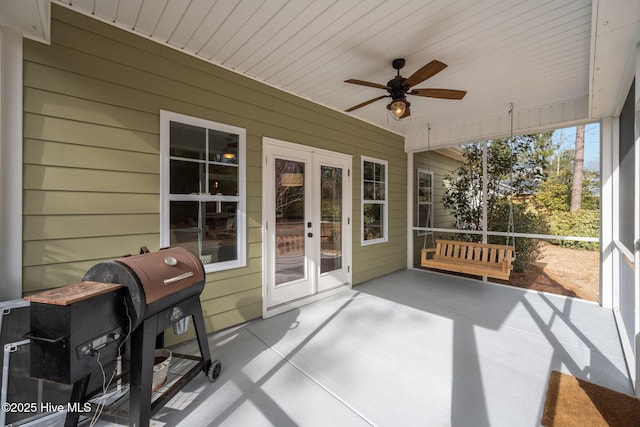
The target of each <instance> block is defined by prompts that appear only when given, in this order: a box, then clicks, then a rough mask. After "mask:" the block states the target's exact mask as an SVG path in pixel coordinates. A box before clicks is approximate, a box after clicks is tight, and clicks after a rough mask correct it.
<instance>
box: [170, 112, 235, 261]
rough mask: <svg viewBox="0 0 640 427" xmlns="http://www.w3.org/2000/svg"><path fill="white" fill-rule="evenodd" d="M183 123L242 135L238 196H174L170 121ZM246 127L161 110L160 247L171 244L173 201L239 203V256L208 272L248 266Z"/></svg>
mask: <svg viewBox="0 0 640 427" xmlns="http://www.w3.org/2000/svg"><path fill="white" fill-rule="evenodd" d="M171 122H179V123H184V124H187V125H192V126H197V127H202V128H205V129H212V130H215V131H220V132H228V133H233V134H236V135H238V157H239V158H238V195H237V196H226V195H213V194H212V195H185V194H179V195H171V193H170V191H171V190H170V177H171V163H170V148H171V141H170V134H171V133H170V124H171ZM246 139H247V135H246V129H243V128H239V127H236V126H231V125H227V124H224V123H217V122H214V121H211V120H206V119H202V118H197V117H192V116H187V115H184V114H179V113H174V112H171V111H165V110H160V247H168V246H169V245H170V240H171V239H170V236H171V234H170V218H169V217H170V208H169V203H170V202H171V201H191V200H193V201H207V202H234V203H237V211H236V247H237V259H236V260H231V261H222V262H217V263H212V264H205V266H204V268H205V271H206V272H207V273H212V272H216V271H223V270H229V269H232V268H239V267H245V266H246V265H247V238H246V234H247V231H246V228H247V227H246V224H247V215H246V161H247V160H246Z"/></svg>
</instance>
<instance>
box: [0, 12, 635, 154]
mask: <svg viewBox="0 0 640 427" xmlns="http://www.w3.org/2000/svg"><path fill="white" fill-rule="evenodd" d="M53 2H54V3H55V4H57V5H60V6H63V7H66V8H69V9H71V10H74V11H76V12H79V13H82V14H84V15H87V16H89V17H92V18H94V19H97V20H100V21H102V22H104V23H107V24H109V25H113V26H116V27H118V28H120V29H122V30H124V31H127V32H130V33H132V34H136V35H137V36H140V37H144V38H146V39H149V40H152V41H154V42H156V43H159V44H162V45H164V46H167V47H170V48H172V49H176V50H178V51H180V52H182V53H185V54H187V55H190V56H193V57H195V58H198V59H200V60H203V61H207V62H209V63H211V64H214V65H217V66H220V67H222V68H225V69H227V70H230V71H232V72H235V73H238V74H241V75H243V76H245V77H247V78H250V79H252V80H255V81H258V82H261V83H263V84H266V85H268V86H270V87H273V88H276V89H278V90H281V91H283V92H286V93H289V94H292V95H294V96H297V97H299V98H302V99H305V100H308V101H311V102H314V103H316V104H319V105H322V106H324V107H327V108H330V109H332V110H334V111H337V112H340V113H341V114H342V113H344V110H345V109H347V108H349V107H351V106H353V105H357V104H359V103H362V102H364V101H366V100H368V99H373V98H374V97H377V96H380V95H386V92H385V91H383V90H381V89H377V88H372V87H365V86H359V85H353V84H348V83H344V80H346V79H349V78H354V79H361V80H366V81H369V82H374V83H377V84H382V85H384V84H385V83H386V82H387V81H388V80H389V79H391V78H392V77H393V76H394V75H395V70H393V69H392V67H391V60H392V59H394V58H397V57H403V58H406V64H407V65H406V67H405V68H404V69H403V70H402V71H401V74H402V75H403V76H405V77H408V76H409V75H410V74H411V73H413V72H414V71H415V70H417V69H418V68H420V67H421V66H422V65H424V64H426V63H427V62H429V61H431V60H434V59H437V60H440V61H442V62H444V63H446V64H448V67H447V68H446V69H445V70H443V71H442V72H440V73H438V74H437V75H435V76H433V77H432V78H430V79H429V80H427V81H426V82H423V83H420V84H419V87H431V88H438V87H442V88H450V89H462V90H467V96H466V97H465V98H464V99H463V100H461V101H452V100H442V99H431V98H423V97H418V96H409V101H410V102H411V104H412V105H411V117H409V118H407V119H404V120H402V121H395V120H392V119H391V118H390V116H389V114H388V111H387V110H386V108H385V104H386V102H388V99H385V101H386V102H385V101H383V100H379V101H377V102H373V103H372V104H370V105H367V106H365V107H362V108H360V109H357V110H355V111H353V112H352V113H345V114H347V115H349V116H352V117H354V118H357V119H359V120H362V121H364V122H367V123H370V124H372V125H374V126H378V127H380V128H383V129H385V130H388V131H390V132H393V133H396V134H399V135H405V136H406V135H408V139H410V140H411V141H415V140H419V139H420V137H418V136H416V135H422V134H424V132H425V129H426V128H427V127H428V126H429V124H430V126H431V127H432V131H433V130H434V129H437V130H438V132H439V133H438V135H442V136H439V137H438V141H439V143H442V144H451V143H453V142H456V141H466V140H468V139H469V138H475V136H476V135H479V134H478V132H487V131H489V132H491V135H495V134H496V132H494V130H493V127H492V125H491V123H493V122H492V119H491V117H500V116H502V115H503V114H504V111H506V110H507V109H508V105H509V103H511V102H512V103H514V104H515V106H516V109H518V108H519V109H520V110H521V111H536V110H541V111H546V110H549V111H551V110H552V109H553V107H551V106H554V105H558V104H566V105H571V104H572V103H573V102H574V100H576V99H582V98H585V97H586V99H587V100H588V105H587V108H586V112H587V113H586V116H585V117H578V118H576V119H571V118H569V119H567V121H566V122H560V124H562V125H564V124H566V123H572V122H574V121H575V120H579V121H581V120H585V119H591V120H594V121H595V120H599V119H600V118H602V117H611V116H613V115H614V114H617V112H618V111H619V106H620V103H621V101H620V100H621V99H623V98H624V94H626V91H627V90H628V85H629V83H630V81H631V79H632V78H633V71H634V66H635V64H633V63H632V62H631V61H632V57H633V56H634V55H635V44H636V43H637V42H638V38H639V37H640V2H639V1H637V0H535V1H534V0H531V1H524V0H482V1H478V0H458V1H455V2H451V1H450V0H431V1H424V0H402V1H398V2H390V1H384V0H329V1H322V2H320V1H317V0H260V1H258V0H235V1H234V2H229V1H220V0H218V1H214V0H164V1H161V0H53ZM6 5H10V6H11V7H10V8H8V7H7V6H6ZM44 6H46V7H45V9H47V11H48V7H49V6H50V2H49V0H0V19H2V20H3V23H4V24H5V25H6V24H7V23H6V22H5V21H9V23H12V24H15V26H17V27H19V28H21V29H22V31H23V32H24V34H25V36H26V37H29V38H37V37H40V36H38V34H37V32H34V30H33V28H31V27H35V28H36V29H37V28H40V27H41V28H43V31H44V33H43V35H42V37H41V38H43V39H47V38H48V37H49V35H48V31H49V30H48V27H49V25H50V24H49V19H50V13H47V12H46V11H45V12H43V11H42V9H43V7H44ZM38 8H39V9H38ZM7 9H10V10H9V12H11V13H12V15H11V17H10V19H9V18H6V17H5V15H6V14H4V13H3V12H5V10H7ZM34 11H35V13H34ZM38 11H40V12H38ZM43 16H46V19H45V20H44V22H46V23H47V25H43V22H42V19H43V18H42V17H43ZM25 23H26V24H25ZM29 24H30V25H29ZM30 28H31V30H30ZM29 31H31V33H30V32H29ZM580 112H581V113H582V112H583V108H582V107H581V108H580ZM487 117H489V118H487ZM545 123H546V122H545ZM557 124H558V123H557V122H555V121H550V122H549V125H550V126H555V125H557ZM534 128H537V127H536V126H531V127H529V126H523V127H522V129H534ZM479 129H480V130H479ZM432 134H433V132H432ZM488 136H489V134H487V137H488ZM479 137H480V138H483V137H484V136H483V134H480V136H479ZM423 138H424V137H423ZM432 142H434V141H433V140H432ZM412 144H413V143H411V144H408V145H407V148H408V149H409V148H412V147H414V145H412Z"/></svg>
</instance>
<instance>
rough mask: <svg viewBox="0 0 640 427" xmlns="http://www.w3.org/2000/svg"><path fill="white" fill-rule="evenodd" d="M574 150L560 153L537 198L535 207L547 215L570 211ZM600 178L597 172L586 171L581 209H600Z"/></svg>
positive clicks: (583, 180) (553, 162)
mask: <svg viewBox="0 0 640 427" xmlns="http://www.w3.org/2000/svg"><path fill="white" fill-rule="evenodd" d="M574 157H575V154H574V150H564V151H562V152H560V153H559V154H558V155H557V156H556V157H555V158H554V159H553V160H552V161H551V164H552V165H553V166H554V167H553V168H552V169H555V170H554V171H552V172H551V173H550V174H549V177H548V178H547V180H546V181H544V182H543V183H542V184H541V185H540V187H539V189H538V191H537V193H536V197H535V206H536V208H538V209H539V210H541V211H544V212H546V213H554V212H565V211H569V209H570V204H571V193H572V191H571V189H572V183H573V159H574ZM599 182H600V176H599V175H598V173H597V172H595V171H592V170H589V169H584V170H583V179H582V195H581V206H580V208H581V209H587V210H594V209H595V210H597V209H600V197H599V196H598V195H597V194H598V193H597V190H598V187H599Z"/></svg>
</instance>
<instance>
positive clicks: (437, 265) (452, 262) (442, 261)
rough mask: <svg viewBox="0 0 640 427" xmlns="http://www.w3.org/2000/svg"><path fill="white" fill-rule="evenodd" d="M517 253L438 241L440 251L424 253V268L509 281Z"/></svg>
mask: <svg viewBox="0 0 640 427" xmlns="http://www.w3.org/2000/svg"><path fill="white" fill-rule="evenodd" d="M514 252H515V249H514V247H513V246H509V245H506V246H505V245H496V244H488V243H475V242H461V241H457V240H436V247H435V248H430V249H422V256H421V259H420V265H422V266H423V267H428V268H433V269H437V270H445V271H451V272H455V273H464V274H471V275H474V276H487V277H492V278H495V279H503V280H508V279H509V275H510V274H511V270H512V269H513V261H515V257H514V255H513V254H514Z"/></svg>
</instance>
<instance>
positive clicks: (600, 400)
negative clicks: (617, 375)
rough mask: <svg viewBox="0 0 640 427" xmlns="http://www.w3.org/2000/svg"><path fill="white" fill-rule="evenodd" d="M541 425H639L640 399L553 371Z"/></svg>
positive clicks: (593, 426) (592, 426)
mask: <svg viewBox="0 0 640 427" xmlns="http://www.w3.org/2000/svg"><path fill="white" fill-rule="evenodd" d="M540 423H541V424H542V425H543V426H544V427H551V426H554V427H571V426H576V427H578V426H579V427H585V426H590V427H595V426H605V427H606V426H610V427H612V426H621V427H622V426H624V427H631V426H640V400H638V399H636V398H634V397H632V396H629V395H626V394H622V393H618V392H617V391H613V390H609V389H608V388H604V387H601V386H599V385H596V384H592V383H589V382H587V381H584V380H581V379H578V378H575V377H572V376H571V375H565V374H562V373H560V372H557V371H553V372H552V373H551V378H549V386H548V388H547V397H546V400H545V403H544V414H543V416H542V420H541V421H540Z"/></svg>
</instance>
